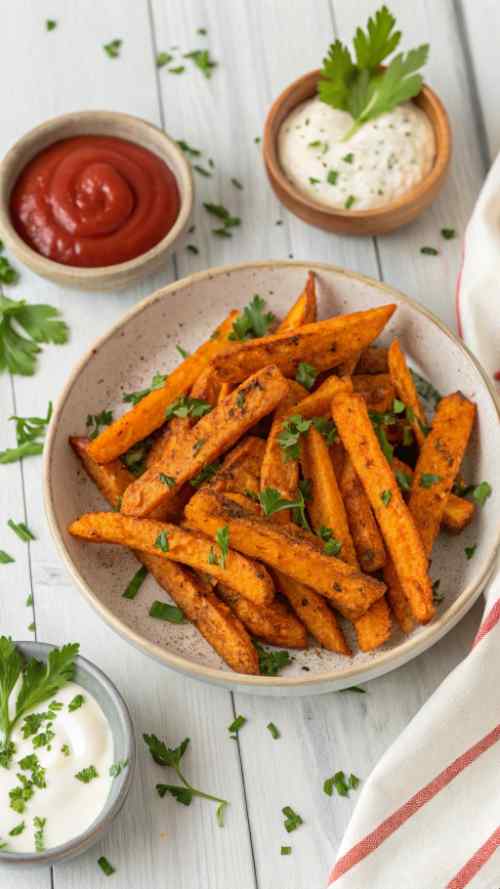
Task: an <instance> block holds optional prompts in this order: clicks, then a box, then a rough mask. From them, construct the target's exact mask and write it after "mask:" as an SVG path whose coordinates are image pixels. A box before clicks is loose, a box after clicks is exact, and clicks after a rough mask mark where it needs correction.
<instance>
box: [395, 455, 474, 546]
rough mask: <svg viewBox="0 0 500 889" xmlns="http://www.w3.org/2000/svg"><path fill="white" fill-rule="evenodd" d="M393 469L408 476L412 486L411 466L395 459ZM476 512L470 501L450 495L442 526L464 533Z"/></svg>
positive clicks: (408, 481) (457, 532) (409, 483)
mask: <svg viewBox="0 0 500 889" xmlns="http://www.w3.org/2000/svg"><path fill="white" fill-rule="evenodd" d="M392 469H393V472H395V473H396V472H400V473H403V475H405V476H406V479H407V483H408V485H410V486H411V483H412V481H413V469H412V468H411V466H408V464H407V463H403V461H402V460H398V458H397V457H394V458H393V461H392ZM474 511H475V507H474V504H473V503H472V502H471V501H470V500H465V498H464V497H457V495H456V494H448V497H447V499H446V503H445V507H444V512H443V518H442V520H441V521H442V525H443V527H444V528H446V530H447V531H452V532H453V533H455V534H459V533H460V531H463V530H464V528H466V527H467V525H469V524H470V523H471V521H472V519H473V518H474Z"/></svg>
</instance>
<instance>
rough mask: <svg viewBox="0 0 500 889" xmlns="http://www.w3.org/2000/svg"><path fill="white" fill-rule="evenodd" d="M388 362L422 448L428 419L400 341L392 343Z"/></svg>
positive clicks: (399, 396)
mask: <svg viewBox="0 0 500 889" xmlns="http://www.w3.org/2000/svg"><path fill="white" fill-rule="evenodd" d="M387 361H388V364H389V373H390V375H391V377H392V381H393V383H394V388H395V389H396V392H397V395H398V398H399V399H400V400H401V401H402V402H403V403H404V404H405V405H406V407H407V408H410V409H411V410H412V412H413V416H412V419H411V421H410V425H411V428H412V430H413V434H414V436H415V439H416V441H417V444H418V446H419V448H421V447H422V446H423V444H424V441H425V429H426V428H427V417H426V416H425V411H424V409H423V407H422V402H421V401H420V398H419V397H418V393H417V390H416V388H415V383H414V382H413V377H412V375H411V373H410V370H409V368H408V365H407V364H406V358H405V356H404V354H403V352H402V350H401V346H400V345H399V341H398V340H396V339H395V340H393V341H392V343H391V345H390V347H389V351H388V353H387Z"/></svg>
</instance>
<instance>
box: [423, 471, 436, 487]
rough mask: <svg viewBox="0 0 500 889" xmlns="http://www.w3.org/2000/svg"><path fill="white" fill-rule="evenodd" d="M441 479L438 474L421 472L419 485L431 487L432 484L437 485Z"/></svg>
mask: <svg viewBox="0 0 500 889" xmlns="http://www.w3.org/2000/svg"><path fill="white" fill-rule="evenodd" d="M440 481H441V476H440V475H435V474H434V473H432V472H423V473H422V475H421V476H420V487H421V488H432V486H433V485H437V484H438V483H439V482H440Z"/></svg>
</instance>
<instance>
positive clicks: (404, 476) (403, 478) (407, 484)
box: [394, 469, 411, 491]
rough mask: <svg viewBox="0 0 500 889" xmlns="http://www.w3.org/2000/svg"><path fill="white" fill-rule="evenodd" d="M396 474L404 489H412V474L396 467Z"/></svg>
mask: <svg viewBox="0 0 500 889" xmlns="http://www.w3.org/2000/svg"><path fill="white" fill-rule="evenodd" d="M394 475H395V476H396V481H397V483H398V485H399V487H400V488H401V490H402V491H410V490H411V476H410V475H408V473H407V472H403V470H402V469H396V471H395V473H394Z"/></svg>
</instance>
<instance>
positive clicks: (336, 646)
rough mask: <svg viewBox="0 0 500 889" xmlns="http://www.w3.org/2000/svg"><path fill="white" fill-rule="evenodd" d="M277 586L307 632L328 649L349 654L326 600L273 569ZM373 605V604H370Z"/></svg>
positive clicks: (340, 630)
mask: <svg viewBox="0 0 500 889" xmlns="http://www.w3.org/2000/svg"><path fill="white" fill-rule="evenodd" d="M275 575H276V580H277V584H278V588H279V589H280V590H281V592H282V593H283V595H284V596H286V598H287V599H288V601H289V602H290V605H291V606H292V608H293V610H294V611H295V613H296V614H297V615H298V617H299V618H300V619H301V621H302V622H303V623H304V624H305V626H306V627H307V629H308V630H309V632H310V633H311V635H312V636H314V638H315V639H317V640H318V642H319V643H320V644H321V645H322V646H323V648H326V649H327V650H328V651H336V652H337V653H338V654H345V655H350V654H351V650H350V648H349V646H348V644H347V642H346V640H345V637H344V634H343V632H342V629H341V627H340V626H339V624H338V622H337V619H336V617H335V615H334V613H333V611H332V610H331V609H330V608H329V607H328V604H327V602H326V601H325V599H324V598H323V597H322V596H319V595H318V593H315V592H314V590H311V589H310V588H309V587H307V586H306V585H305V584H303V583H299V582H298V581H296V580H292V578H291V577H287V575H286V574H283V573H282V572H281V571H275ZM372 607H373V606H372Z"/></svg>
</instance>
